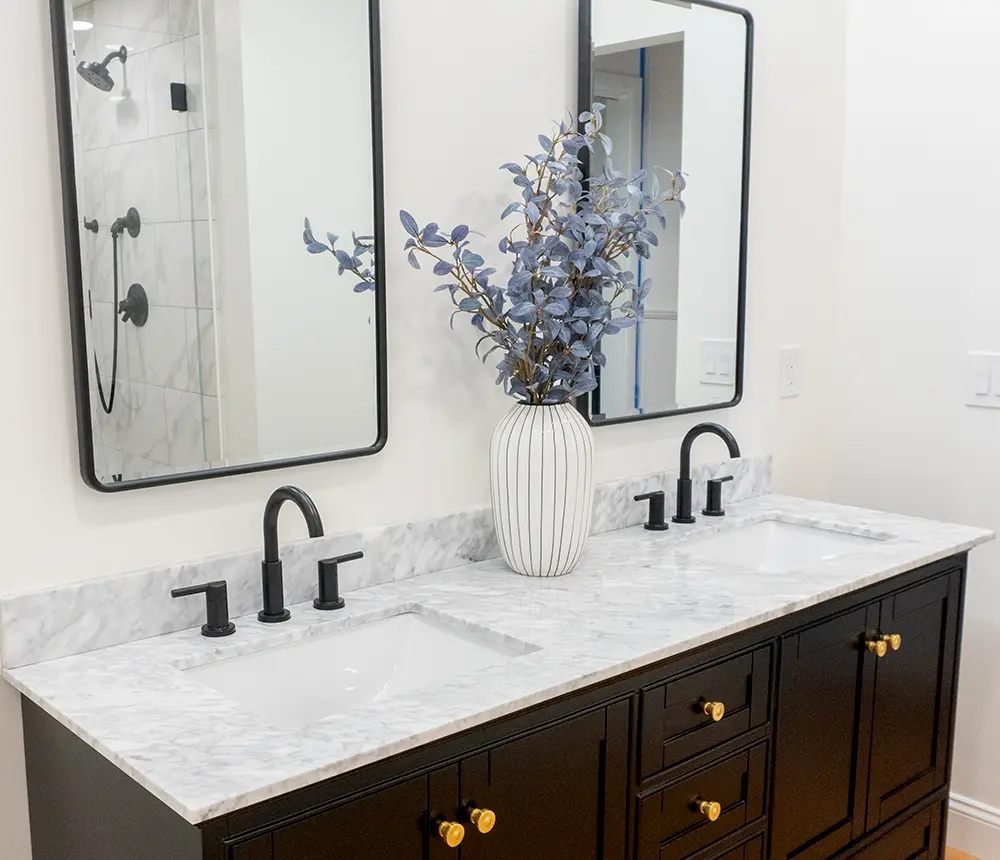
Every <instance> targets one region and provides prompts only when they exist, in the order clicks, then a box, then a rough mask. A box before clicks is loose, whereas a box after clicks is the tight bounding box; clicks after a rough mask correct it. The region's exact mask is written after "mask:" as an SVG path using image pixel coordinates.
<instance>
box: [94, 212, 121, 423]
mask: <svg viewBox="0 0 1000 860" xmlns="http://www.w3.org/2000/svg"><path fill="white" fill-rule="evenodd" d="M118 236H119V232H118V231H115V230H114V229H112V230H111V256H112V257H114V293H115V297H114V304H112V305H111V315H112V318H113V319H114V321H115V334H114V341H113V343H114V346H113V347H112V353H111V390H110V392H109V396H108V397H107V398H105V396H104V386H103V385H101V365H100V362H99V361H98V359H97V350H96V349H95V350H94V375H95V376H96V377H97V394H98V396H99V397H100V398H101V408H102V409H103V410H104V411H105V412H106V413H107V414H108V415H110V414H111V410H112V409H114V408H115V391H116V390H117V388H118ZM91 320H93V314H91Z"/></svg>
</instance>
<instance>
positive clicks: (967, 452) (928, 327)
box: [751, 0, 1000, 858]
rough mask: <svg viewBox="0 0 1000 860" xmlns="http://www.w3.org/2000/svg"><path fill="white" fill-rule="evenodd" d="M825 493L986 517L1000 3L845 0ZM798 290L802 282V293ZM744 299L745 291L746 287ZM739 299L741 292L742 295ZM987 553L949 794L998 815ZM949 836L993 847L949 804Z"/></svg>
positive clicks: (996, 834)
mask: <svg viewBox="0 0 1000 860" xmlns="http://www.w3.org/2000/svg"><path fill="white" fill-rule="evenodd" d="M849 10H850V18H849V29H848V78H847V148H846V167H845V175H844V223H845V229H846V233H845V238H846V243H845V258H846V267H845V275H846V277H845V279H844V284H843V287H842V289H841V296H842V306H841V308H840V319H841V322H840V341H839V348H838V349H837V351H836V352H835V353H833V354H824V353H823V352H821V351H819V350H817V349H815V348H814V347H812V345H807V349H808V355H809V356H810V357H811V360H812V363H813V364H815V363H817V362H821V361H823V362H827V361H828V362H830V363H831V364H835V365H836V366H837V368H838V378H839V379H840V380H841V381H842V385H841V388H840V392H839V398H838V399H837V400H836V401H832V402H831V403H830V406H829V409H828V413H827V414H828V417H829V420H830V421H831V423H832V424H833V426H834V427H835V432H834V434H833V438H834V439H835V440H836V441H837V445H836V447H835V449H834V452H833V459H834V461H835V462H836V463H837V464H838V465H839V468H838V470H837V471H835V472H834V475H833V477H834V481H833V490H834V495H835V497H836V499H837V500H838V501H845V502H854V503H857V504H861V505H866V506H871V507H878V508H886V509H891V510H896V511H902V512H904V513H910V514H920V515H925V516H928V517H935V518H940V519H948V520H955V521H959V522H967V523H974V524H977V525H982V526H985V527H989V528H998V527H1000V494H998V493H997V491H996V486H997V484H998V482H1000V457H998V455H997V454H998V440H1000V412H996V411H992V410H980V409H970V408H967V407H965V406H964V405H963V392H962V383H961V379H962V372H961V368H962V355H963V353H964V352H965V351H967V350H989V351H994V352H1000V290H998V288H997V252H996V246H997V240H996V236H997V234H998V232H1000V208H998V207H997V189H998V188H1000V162H998V160H997V152H998V151H1000V113H998V112H997V110H996V100H997V92H1000V62H998V61H997V52H996V45H997V43H998V41H1000V6H998V5H997V3H996V2H995V0H963V2H960V3H945V4H941V3H931V2H926V0H924V2H917V3H914V2H913V0H882V2H879V3H871V2H868V0H851V2H850V3H849ZM803 286H804V287H805V286H806V285H803ZM751 296H752V293H751ZM752 302H753V299H752V298H751V304H752ZM998 562H1000V546H998V545H997V544H996V543H993V544H990V545H988V546H986V547H984V548H982V549H979V550H977V551H976V552H975V553H974V554H973V556H972V564H971V569H970V579H969V591H968V599H967V604H966V614H965V642H964V646H963V663H962V681H961V686H960V693H959V710H958V736H957V740H956V749H955V753H956V758H955V771H954V791H955V792H956V793H957V794H959V795H963V796H965V797H969V798H972V799H973V800H974V801H978V802H979V803H983V804H987V805H988V806H989V807H992V808H993V812H994V814H997V809H998V808H1000V778H998V774H1000V742H998V737H997V728H996V726H997V722H996V717H995V714H996V712H997V709H998V708H1000V674H998V669H997V658H996V654H997V646H998V642H1000V638H998V637H1000V617H998V614H997V606H998V605H1000V580H998V579H997V577H996V570H997V566H998ZM949 841H950V842H951V843H952V844H953V845H955V846H956V847H959V848H963V849H965V850H967V851H970V852H971V853H973V854H974V855H975V856H978V857H984V858H991V857H1000V831H998V830H997V829H996V828H990V827H987V826H985V825H982V824H976V823H974V822H973V821H972V820H971V819H969V818H966V817H964V816H960V815H955V814H952V816H951V822H950V830H949Z"/></svg>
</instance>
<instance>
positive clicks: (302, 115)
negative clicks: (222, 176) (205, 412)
mask: <svg viewBox="0 0 1000 860" xmlns="http://www.w3.org/2000/svg"><path fill="white" fill-rule="evenodd" d="M275 23H276V22H275V5H274V2H273V0H241V3H240V34H241V45H242V55H243V113H244V129H245V139H246V166H247V176H246V180H247V205H248V209H249V225H250V288H251V291H252V293H253V313H254V320H253V339H254V347H255V359H254V368H255V370H256V374H257V385H256V393H257V445H258V454H259V455H260V458H261V459H275V458H280V457H289V456H294V455H296V454H314V453H316V452H318V451H329V450H349V449H352V448H364V447H367V446H370V445H372V444H373V443H374V442H375V437H376V435H377V432H378V431H377V427H376V423H377V422H376V407H377V387H376V379H375V321H374V313H375V300H374V294H373V293H361V294H358V293H354V292H353V287H354V285H355V283H357V278H356V277H355V276H354V275H352V274H345V275H344V277H342V278H338V277H337V266H336V262H335V261H334V259H333V257H331V256H329V255H327V256H323V257H315V256H312V255H310V254H307V253H306V250H305V246H304V245H303V243H302V219H303V217H305V216H309V217H310V218H311V220H312V223H313V226H314V228H315V230H316V232H317V234H318V237H320V238H322V237H323V235H324V233H326V232H327V231H329V232H331V233H335V234H337V235H339V236H341V237H342V241H341V242H340V243H339V244H338V247H340V248H343V249H344V250H346V251H348V252H351V251H353V249H354V246H353V245H352V244H351V231H352V230H354V231H356V232H357V233H358V235H361V236H364V235H371V234H372V233H373V231H374V224H375V219H374V212H373V204H372V190H371V189H372V158H371V88H370V86H369V84H368V81H369V74H370V71H369V69H370V63H369V50H368V44H369V43H368V2H367V0H336V2H330V0H285V2H283V3H282V4H281V6H280V26H275ZM387 56H389V57H391V56H392V55H391V54H387ZM387 67H388V68H389V69H391V68H392V66H391V65H388V64H387ZM219 202H220V205H221V206H223V207H224V206H225V203H226V201H225V200H221V201H219ZM394 244H395V243H394ZM242 289H244V290H245V289H246V285H242ZM234 420H236V419H235V417H234Z"/></svg>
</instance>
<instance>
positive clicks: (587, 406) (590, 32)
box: [576, 0, 754, 427]
mask: <svg viewBox="0 0 1000 860" xmlns="http://www.w3.org/2000/svg"><path fill="white" fill-rule="evenodd" d="M579 2H580V55H579V60H580V78H579V104H580V112H581V113H582V112H583V111H589V110H590V106H591V105H592V104H593V101H594V99H593V93H594V26H593V0H579ZM660 2H667V3H669V2H671V0H660ZM677 5H684V6H705V7H708V8H709V9H718V10H719V11H720V12H731V13H734V14H736V15H740V16H741V17H742V18H743V20H744V21H745V22H746V25H747V53H746V67H745V69H746V73H745V79H744V91H743V182H742V185H743V187H742V199H741V207H742V212H741V214H740V266H739V283H738V288H739V292H738V295H737V300H736V301H737V309H736V391H735V393H734V395H733V398H732V399H731V400H727V401H725V402H723V403H710V404H706V405H704V406H685V407H683V408H681V409H665V410H663V411H661V412H648V413H644V414H642V415H622V416H620V417H617V418H602V419H600V420H596V421H595V420H594V418H593V414H592V412H591V402H592V394H590V393H588V394H584V395H582V396H581V397H578V398H577V401H576V408H577V409H578V410H579V411H580V412H581V413H583V417H584V418H586V419H587V423H588V424H590V426H591V427H609V426H611V425H614V424H627V423H630V422H633V421H650V420H652V419H654V418H669V417H670V416H671V415H690V414H692V413H696V412H712V411H714V410H717V409H731V408H732V407H734V406H736V405H737V404H739V402H740V401H741V400H742V399H743V365H744V354H745V351H746V304H747V237H748V234H749V224H750V131H751V119H752V113H753V110H752V109H753V46H754V20H753V15H751V14H750V12H749V11H748V10H747V9H742V8H740V7H739V6H730V5H728V4H726V3H716V2H714V0H684V2H683V3H678V4H677ZM581 158H582V159H583V160H584V165H583V169H584V174H585V175H589V173H590V159H589V154H588V153H587V151H586V150H584V152H583V153H581Z"/></svg>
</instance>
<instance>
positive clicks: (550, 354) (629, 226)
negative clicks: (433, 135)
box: [303, 104, 685, 405]
mask: <svg viewBox="0 0 1000 860" xmlns="http://www.w3.org/2000/svg"><path fill="white" fill-rule="evenodd" d="M603 110H604V105H602V104H595V105H593V107H592V108H591V110H590V111H588V112H585V113H583V114H581V115H580V122H581V123H582V124H583V129H584V130H583V132H578V131H577V130H576V128H575V127H573V126H571V125H568V124H567V123H566V122H565V121H563V122H560V123H559V124H558V127H557V129H556V132H555V134H554V136H553V137H549V136H547V135H544V134H542V135H539V137H538V142H539V144H540V145H541V148H542V151H541V152H539V153H536V154H535V155H528V156H525V162H524V163H523V164H515V163H513V162H512V163H509V164H505V165H503V167H502V168H501V169H503V170H507V171H509V172H510V173H511V174H512V175H513V177H514V179H513V181H514V184H515V185H516V186H518V188H520V189H521V192H520V199H519V200H517V201H515V202H513V203H511V204H510V205H509V206H508V207H507V208H506V209H505V210H504V212H503V215H502V216H501V220H504V219H507V218H509V217H510V216H512V215H515V214H516V215H520V216H521V217H520V218H519V219H518V223H517V224H515V225H514V227H513V228H512V229H511V230H510V232H509V233H508V234H507V235H506V236H504V238H503V239H501V240H500V245H499V251H500V253H501V254H505V255H509V256H510V257H512V258H513V259H512V260H511V266H510V274H509V276H507V281H506V285H503V284H502V282H501V283H500V284H498V283H496V280H497V278H496V276H497V274H498V271H497V269H496V268H494V267H491V266H488V265H487V264H486V261H485V260H484V258H483V257H482V256H481V255H480V254H478V253H477V252H476V251H474V250H473V249H472V248H471V240H470V238H469V237H470V236H471V235H472V231H470V229H469V228H468V227H467V226H466V225H464V224H461V225H459V226H457V227H455V228H454V229H452V230H450V231H447V230H445V231H442V230H441V228H440V227H439V226H438V225H437V224H436V223H433V222H432V223H429V224H426V225H424V226H423V227H421V226H420V225H419V224H418V223H417V221H416V220H415V219H414V218H413V216H412V215H410V214H409V213H408V212H406V211H402V212H400V220H401V222H402V225H403V228H404V229H405V230H406V232H407V233H408V234H409V238H408V239H407V240H406V244H405V245H404V250H405V251H407V252H408V259H409V262H410V265H411V266H413V267H414V268H416V269H419V268H420V263H419V259H418V256H417V255H418V254H419V255H422V256H425V257H428V258H430V259H431V260H433V263H434V265H433V271H434V274H435V275H437V276H439V277H443V278H446V279H447V281H446V282H445V283H442V284H440V285H439V286H438V287H437V288H436V289H437V290H442V291H443V290H447V291H448V292H449V294H450V296H451V299H452V302H453V303H454V305H455V308H456V310H455V311H454V312H453V313H452V325H454V318H455V316H456V315H459V314H467V315H468V316H469V317H470V322H471V324H472V325H473V326H474V327H475V328H477V329H478V330H479V331H480V332H482V337H481V338H480V339H479V342H478V343H477V344H476V351H477V354H478V355H480V356H481V357H482V359H483V361H484V362H485V361H486V360H487V358H488V357H489V356H490V355H491V354H492V353H494V352H497V351H499V352H500V353H502V357H501V360H500V363H499V364H498V365H497V370H498V371H499V375H498V377H497V383H498V384H501V383H502V384H503V386H504V390H505V391H506V392H507V393H508V394H511V395H513V396H514V397H516V398H518V399H519V400H521V401H522V402H524V403H529V404H533V405H540V404H553V403H564V402H566V401H567V400H569V399H570V398H572V397H575V396H577V395H580V394H584V393H586V392H588V391H591V390H593V389H594V388H595V387H596V385H597V382H596V379H595V375H594V366H595V365H597V366H604V363H605V357H604V353H603V352H602V351H601V339H602V338H604V337H607V336H609V335H614V334H617V333H618V332H620V331H622V330H623V329H625V328H628V327H630V326H632V325H634V324H635V323H636V321H637V320H639V319H641V317H642V301H643V299H645V297H646V295H647V294H648V293H649V290H650V287H651V286H652V282H651V281H650V280H649V279H647V280H645V281H644V282H643V283H641V284H639V283H636V279H635V275H634V273H633V271H632V269H631V267H628V266H626V267H623V265H622V261H623V260H627V259H628V258H629V257H631V256H632V255H633V254H634V255H637V256H639V257H642V258H646V259H648V258H649V256H650V249H651V248H653V247H655V246H656V245H658V244H659V239H658V238H657V235H656V233H655V232H654V231H653V230H652V229H650V227H651V222H656V223H658V224H659V226H660V227H661V228H663V227H665V226H666V214H665V212H664V209H663V206H664V205H665V204H667V203H677V205H678V207H680V210H681V212H682V213H683V206H684V204H683V202H682V201H681V199H680V194H681V192H682V191H683V190H684V186H685V180H684V176H683V174H681V173H679V172H677V173H675V172H672V171H669V170H663V173H664V175H665V179H666V183H665V184H664V183H662V182H661V181H660V178H659V176H658V175H656V174H655V173H653V175H652V176H649V177H647V176H646V172H645V171H640V172H639V173H638V174H636V175H635V176H631V177H630V176H626V175H625V174H624V173H622V172H621V171H618V170H615V169H614V166H613V164H612V162H611V159H610V156H611V152H612V146H613V144H612V141H611V139H610V138H609V137H608V136H607V135H606V134H605V133H604V132H603V131H602V126H603V116H602V112H603ZM598 145H599V146H602V147H603V148H604V151H605V154H606V155H607V156H608V158H607V160H606V162H605V168H604V171H603V173H602V174H601V175H598V176H594V177H592V178H591V179H589V180H588V179H584V175H583V170H582V162H581V159H580V153H581V152H582V150H584V149H587V150H589V151H591V152H593V151H594V150H595V148H596V147H597V146H598ZM647 180H648V181H647ZM664 188H665V189H666V193H665V194H664V193H663V190H664ZM303 238H304V240H305V243H306V246H307V249H308V250H309V252H310V253H313V254H322V253H333V254H334V255H335V256H336V258H337V263H338V272H339V274H341V275H343V274H344V273H346V272H350V273H352V274H354V275H355V276H356V277H357V278H358V282H357V284H356V285H355V287H354V289H355V291H356V292H364V291H366V290H374V289H375V276H374V274H373V271H372V263H371V262H370V258H371V257H373V256H374V251H375V249H374V242H373V241H372V239H371V237H357V236H354V237H352V238H353V243H354V250H353V253H349V252H348V251H345V250H342V249H338V248H337V247H336V245H337V241H338V237H336V236H334V235H332V234H327V238H328V241H329V244H326V243H323V242H319V241H317V240H316V238H315V237H314V236H313V232H312V229H311V227H310V224H309V221H308V219H306V222H305V231H304V233H303Z"/></svg>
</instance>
